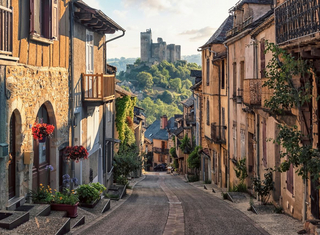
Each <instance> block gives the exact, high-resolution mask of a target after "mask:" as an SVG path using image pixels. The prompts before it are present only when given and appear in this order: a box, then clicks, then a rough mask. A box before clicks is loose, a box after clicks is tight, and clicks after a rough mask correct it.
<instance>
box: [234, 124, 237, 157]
mask: <svg viewBox="0 0 320 235" xmlns="http://www.w3.org/2000/svg"><path fill="white" fill-rule="evenodd" d="M233 157H234V158H235V159H237V126H235V125H234V126H233Z"/></svg>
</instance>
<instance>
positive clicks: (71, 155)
mask: <svg viewBox="0 0 320 235" xmlns="http://www.w3.org/2000/svg"><path fill="white" fill-rule="evenodd" d="M65 157H66V160H67V161H70V160H73V161H76V162H79V160H81V159H88V152H87V150H86V149H85V148H84V147H83V146H72V147H70V146H68V147H66V150H65Z"/></svg>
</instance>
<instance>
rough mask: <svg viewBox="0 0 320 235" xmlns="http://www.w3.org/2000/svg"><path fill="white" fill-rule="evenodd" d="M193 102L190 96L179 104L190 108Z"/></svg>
mask: <svg viewBox="0 0 320 235" xmlns="http://www.w3.org/2000/svg"><path fill="white" fill-rule="evenodd" d="M193 101H194V98H193V96H190V97H189V98H188V99H186V100H183V101H181V104H183V105H184V106H186V107H191V106H192V105H193Z"/></svg>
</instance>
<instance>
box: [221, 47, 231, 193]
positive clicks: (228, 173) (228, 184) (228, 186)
mask: <svg viewBox="0 0 320 235" xmlns="http://www.w3.org/2000/svg"><path fill="white" fill-rule="evenodd" d="M223 45H224V46H225V48H227V69H226V72H227V76H226V77H227V79H226V81H228V82H226V83H227V97H228V161H227V168H228V172H227V190H228V191H229V188H230V141H229V139H230V136H231V135H230V134H231V133H230V132H231V131H230V130H231V128H229V127H230V126H231V125H230V123H229V120H230V105H229V99H230V97H229V47H228V46H227V45H226V44H225V43H224V44H223Z"/></svg>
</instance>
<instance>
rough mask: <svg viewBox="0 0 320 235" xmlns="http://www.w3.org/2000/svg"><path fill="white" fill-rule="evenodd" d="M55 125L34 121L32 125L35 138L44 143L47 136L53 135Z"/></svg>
mask: <svg viewBox="0 0 320 235" xmlns="http://www.w3.org/2000/svg"><path fill="white" fill-rule="evenodd" d="M53 131H54V126H53V125H50V124H46V123H34V124H33V126H32V135H33V138H34V139H35V140H39V142H40V143H44V142H45V141H46V138H47V137H48V136H50V135H52V133H53Z"/></svg>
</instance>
